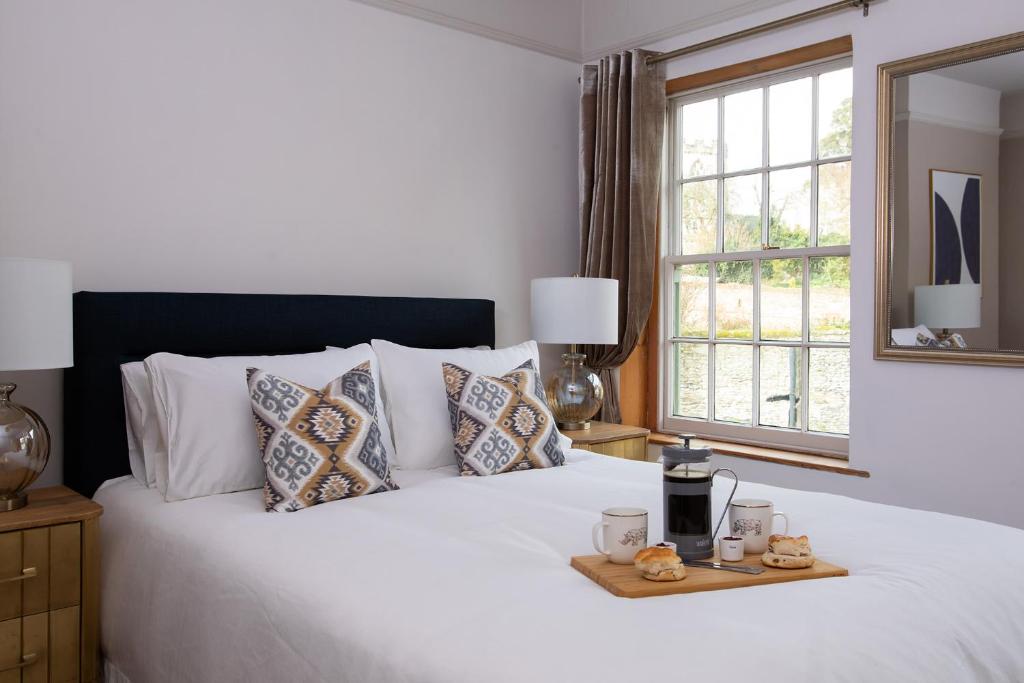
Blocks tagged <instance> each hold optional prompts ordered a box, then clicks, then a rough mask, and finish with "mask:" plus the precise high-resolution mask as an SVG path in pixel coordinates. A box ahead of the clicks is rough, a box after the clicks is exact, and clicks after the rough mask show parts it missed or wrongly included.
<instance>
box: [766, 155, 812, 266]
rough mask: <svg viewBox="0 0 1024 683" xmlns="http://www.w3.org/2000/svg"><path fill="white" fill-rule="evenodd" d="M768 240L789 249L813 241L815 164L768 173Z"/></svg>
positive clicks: (805, 245) (772, 243)
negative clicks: (812, 196) (812, 195)
mask: <svg viewBox="0 0 1024 683" xmlns="http://www.w3.org/2000/svg"><path fill="white" fill-rule="evenodd" d="M768 197H769V200H768V201H769V205H768V243H769V244H771V245H772V246H773V247H782V248H783V249H788V248H792V247H807V246H810V244H811V167H810V166H807V167H804V168H793V169H790V170H788V171H773V172H772V173H770V174H768Z"/></svg>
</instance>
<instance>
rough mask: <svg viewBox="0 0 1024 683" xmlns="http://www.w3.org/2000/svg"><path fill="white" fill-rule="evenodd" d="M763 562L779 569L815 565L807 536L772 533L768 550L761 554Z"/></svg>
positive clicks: (767, 565)
mask: <svg viewBox="0 0 1024 683" xmlns="http://www.w3.org/2000/svg"><path fill="white" fill-rule="evenodd" d="M761 564H763V565H764V566H766V567H777V568H778V569H806V568H807V567H811V566H813V565H814V555H813V554H812V553H811V544H810V543H809V542H808V539H807V537H806V536H800V537H796V538H795V537H793V536H782V535H780V534H772V535H771V536H769V537H768V552H766V553H765V554H764V555H762V556H761Z"/></svg>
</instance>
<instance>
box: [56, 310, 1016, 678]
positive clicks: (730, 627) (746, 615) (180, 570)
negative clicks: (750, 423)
mask: <svg viewBox="0 0 1024 683" xmlns="http://www.w3.org/2000/svg"><path fill="white" fill-rule="evenodd" d="M96 296H102V295H96ZM140 296H146V295H140ZM177 296H185V297H188V296H194V295H177ZM215 296H216V295H215ZM321 303H323V302H321ZM458 304H459V302H452V306H451V307H450V308H449V309H448V312H447V314H446V315H447V316H448V318H449V324H451V323H452V322H453V321H452V319H454V321H455V322H461V323H463V324H460V325H454V326H453V330H454V331H453V332H451V333H450V334H449V335H448V336H447V337H446V338H445V340H444V341H443V342H438V343H436V344H434V345H435V346H438V347H440V346H442V345H443V344H450V345H455V346H465V345H471V344H473V345H475V344H477V343H492V342H493V339H491V340H487V339H483V340H481V339H480V338H479V337H480V336H481V335H480V334H477V333H470V334H467V333H466V330H467V329H468V328H469V327H473V325H471V324H469V320H470V318H474V319H477V320H478V319H479V317H480V315H481V313H480V311H479V310H477V311H476V312H475V313H474V312H471V311H470V309H471V308H472V309H479V307H478V306H475V305H474V306H470V307H469V308H467V309H462V308H461V307H460V306H459V305H458ZM238 305H244V302H239V304H238ZM336 306H337V307H338V308H339V309H344V308H345V307H346V302H344V301H338V302H336ZM381 306H382V307H383V309H387V308H388V306H387V303H386V302H382V303H381ZM116 308H117V306H116V304H111V305H110V307H109V308H108V311H107V312H108V313H109V312H110V310H111V309H116ZM413 308H415V306H413ZM483 308H486V306H484V307H483ZM189 310H190V309H189V308H188V307H187V306H184V305H183V308H182V309H181V312H182V317H181V319H180V320H179V321H178V329H179V331H180V333H181V334H182V337H183V338H190V337H189V334H190V332H191V333H192V335H193V337H191V338H196V337H198V338H199V340H200V341H201V339H202V338H203V337H204V336H209V335H214V336H216V335H217V334H219V332H218V331H217V330H215V329H214V330H211V329H209V325H208V324H207V323H203V322H200V321H198V320H197V318H196V317H195V316H194V315H192V314H191V313H189ZM288 310H289V307H288V306H283V308H282V311H283V312H282V313H281V314H282V315H286V316H287V315H290V314H289V313H288V312H287V311H288ZM482 315H483V316H484V317H486V316H487V315H493V313H492V312H491V313H488V312H486V311H485V312H484V313H483V314H482ZM386 317H387V316H384V318H386ZM341 318H342V319H344V316H341ZM87 320H88V314H83V315H82V316H80V315H79V307H78V305H77V302H76V372H77V371H79V370H91V369H92V367H91V365H89V361H88V360H87V359H86V356H84V355H79V354H78V353H77V351H78V349H77V344H78V337H77V326H78V325H79V324H81V323H84V322H86V321H87ZM349 320H351V318H349ZM339 324H344V323H339ZM437 324H441V323H440V322H439V321H435V325H434V326H435V327H436V325H437ZM492 324H493V323H492ZM414 327H415V326H414ZM459 330H462V332H460V331H459ZM133 334H134V333H133V332H131V331H128V332H121V333H119V334H118V335H117V336H116V337H110V338H108V339H106V346H102V348H103V349H105V350H104V351H103V354H102V355H104V356H106V357H111V356H113V357H121V356H124V355H132V353H140V352H147V351H153V350H157V349H155V348H153V347H147V345H146V344H139V345H136V346H137V348H134V350H133V351H132V352H131V353H126V350H127V349H128V346H126V344H128V343H129V341H128V338H130V337H132V336H133ZM490 334H492V335H493V327H492V328H491V331H490ZM417 336H418V337H419V339H420V342H419V343H422V344H425V345H429V344H430V343H432V342H431V340H432V339H433V337H432V332H431V331H430V330H421V331H419V332H417V331H416V330H410V331H409V334H408V336H407V337H405V338H404V339H411V338H413V337H417ZM441 336H443V335H441ZM470 336H474V338H473V339H470V338H468V337H470ZM483 336H486V330H485V331H484V334H483ZM313 337H314V338H312V339H310V340H309V342H308V343H310V344H313V345H319V344H320V343H333V342H329V341H324V340H323V339H322V338H321V336H320V335H313ZM438 339H440V337H438ZM96 341H99V340H96ZM160 341H161V340H159V339H158V338H154V342H160ZM235 348H236V349H237V350H239V351H245V352H249V351H252V350H253V347H252V346H244V345H239V346H236V347H235ZM265 348H266V347H265V346H263V345H259V349H260V350H264V349H265ZM220 351H221V349H219V348H218V349H216V350H215V352H220ZM83 366H84V367H83ZM96 372H97V373H98V374H97V375H96V376H97V378H99V377H100V376H101V375H102V371H101V370H99V369H97V370H96ZM115 376H116V364H115ZM97 381H98V380H97ZM74 386H75V385H74V384H71V383H69V387H71V388H70V389H69V394H71V396H72V397H73V396H74V394H73V392H74V391H75V389H74ZM111 419H113V417H111ZM118 419H119V420H123V415H121V416H120V417H119V418H118ZM69 453H73V454H74V453H78V455H72V457H84V456H85V452H84V451H75V450H71V451H69ZM108 455H109V458H108V457H107V456H103V455H100V456H99V457H101V458H102V459H104V462H106V460H110V462H108V463H106V465H105V467H106V469H105V470H104V472H105V473H106V477H105V481H106V483H105V484H103V486H102V487H101V488H100V489H99V491H98V492H97V493H96V499H97V500H98V501H99V502H100V503H102V504H103V506H104V509H105V510H104V515H103V517H102V527H101V542H102V548H103V558H102V566H103V575H102V586H101V595H102V609H101V619H102V645H103V654H104V657H105V660H106V664H107V667H106V674H107V679H108V680H109V681H132V682H133V683H144V682H145V681H186V680H209V681H423V682H438V683H440V682H459V681H480V680H489V681H539V682H543V681H631V680H644V679H647V678H649V677H652V676H658V677H659V678H665V677H666V676H671V679H672V680H697V677H701V678H702V679H704V680H724V679H727V678H728V679H733V678H742V677H749V678H755V677H756V679H758V680H769V681H776V680H780V681H781V680H785V681H805V680H815V681H817V680H838V681H864V680H873V681H875V680H877V681H889V680H892V681H916V680H928V681H969V680H979V681H1019V680H1024V648H1021V647H1020V643H1022V642H1024V617H1022V615H1024V587H1022V585H1021V582H1020V580H1019V577H1020V576H1021V575H1022V573H1024V531H1019V530H1015V529H1010V528H1007V527H1002V526H999V525H995V524H990V523H986V522H980V521H975V520H969V519H964V518H958V517H952V516H948V515H942V514H937V513H931V512H921V511H915V510H909V509H904V508H898V507H891V506H885V505H879V504H875V503H867V502H863V501H858V500H853V499H849V498H844V497H840V496H834V495H827V494H817V493H808V492H800V491H793V490H788V489H782V488H775V487H768V486H762V485H757V484H752V483H748V482H743V483H741V484H740V489H739V491H738V492H737V495H742V496H744V497H763V498H769V499H771V500H773V501H774V502H775V504H776V506H777V507H778V508H779V509H783V510H785V511H786V512H787V514H788V515H789V517H790V522H791V528H792V529H793V530H796V531H799V532H801V533H807V534H808V535H809V536H811V538H812V540H813V542H814V547H815V551H816V553H817V554H818V555H819V556H821V557H822V558H825V559H827V560H829V561H831V562H833V563H836V564H839V565H843V566H845V567H847V568H848V569H849V570H850V576H849V577H845V578H830V579H822V580H818V581H808V582H797V583H791V584H776V585H769V586H762V587H757V588H747V589H738V590H732V591H722V592H715V593H697V594H691V595H679V596H667V597H659V598H647V599H639V600H628V599H623V598H617V597H614V596H612V595H611V594H609V593H607V592H605V591H604V590H603V589H602V588H600V587H598V586H597V585H596V584H594V583H592V582H591V581H589V580H588V579H587V578H585V577H584V576H582V575H581V574H579V573H577V572H576V571H575V570H573V569H571V568H570V567H569V565H568V560H569V557H570V556H571V555H575V554H588V553H590V552H592V550H591V549H590V538H589V536H590V534H589V530H590V527H591V526H592V524H593V523H594V522H595V521H597V518H598V516H599V513H600V510H601V509H603V508H605V507H608V506H611V505H629V506H641V507H645V508H647V509H648V510H649V511H650V513H651V517H650V524H651V528H652V530H654V531H653V532H652V537H654V538H656V537H657V530H658V529H660V528H661V489H660V486H661V484H660V469H659V466H658V465H656V464H650V463H638V462H630V461H624V460H617V459H614V458H609V457H605V456H600V455H593V454H589V453H584V452H582V451H570V453H569V454H568V457H567V464H566V465H565V466H564V467H559V468H552V469H547V470H532V471H526V472H515V473H510V474H506V475H499V476H494V477H470V478H467V477H459V476H457V473H456V471H455V469H454V467H451V468H440V469H435V470H424V471H406V470H399V471H397V472H396V473H395V477H396V479H397V481H398V483H399V485H400V486H401V489H400V490H398V491H394V492H389V493H386V494H382V495H374V496H366V497H362V498H355V499H350V500H344V501H338V502H335V503H329V504H326V505H320V506H317V507H315V508H311V509H308V510H304V511H302V512H299V513H295V514H267V513H265V512H263V506H262V500H261V493H260V492H259V491H258V490H251V491H242V492H237V493H230V494H222V495H216V496H208V497H203V498H195V499H191V500H186V501H181V502H176V503H165V502H164V501H163V499H162V498H161V496H160V494H159V492H157V491H155V490H153V489H149V488H145V487H144V486H142V485H140V484H138V483H137V482H136V480H135V479H133V478H132V477H130V476H119V475H124V474H125V473H126V471H127V465H126V464H124V463H120V464H118V462H115V459H116V457H119V456H121V455H123V454H121V453H117V452H111V453H108ZM70 468H71V471H75V469H76V466H75V464H74V463H72V464H71V465H70ZM82 469H86V468H82ZM740 476H741V478H742V472H740ZM723 483H724V482H723ZM716 488H717V493H718V494H722V493H723V491H724V490H725V489H726V487H724V486H721V487H716ZM723 503H724V500H723V499H721V498H717V497H716V500H715V507H716V509H717V508H720V506H721V505H722V504H723Z"/></svg>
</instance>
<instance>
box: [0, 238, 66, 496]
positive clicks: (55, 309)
mask: <svg viewBox="0 0 1024 683" xmlns="http://www.w3.org/2000/svg"><path fill="white" fill-rule="evenodd" d="M71 364H72V331H71V264H70V263H67V262H66V261H48V260H43V259H27V258H9V257H7V258H0V370H44V369H50V368H66V367H69V366H70V365H71ZM16 388H17V386H16V385H15V384H13V383H10V382H0V513H2V512H5V511H7V510H16V509H18V508H20V507H23V506H24V505H25V504H26V502H27V496H26V495H25V493H24V491H25V489H27V488H28V487H29V485H31V484H32V482H33V481H35V480H36V478H37V477H38V476H39V475H40V473H42V471H43V469H44V468H45V467H46V462H47V461H48V460H49V458H50V432H49V430H47V428H46V424H45V423H44V422H43V419H42V418H41V417H39V415H38V414H37V413H36V412H35V411H33V410H31V409H29V408H26V407H24V406H20V405H18V404H17V403H15V402H14V401H12V400H11V394H12V393H13V392H14V390H15V389H16Z"/></svg>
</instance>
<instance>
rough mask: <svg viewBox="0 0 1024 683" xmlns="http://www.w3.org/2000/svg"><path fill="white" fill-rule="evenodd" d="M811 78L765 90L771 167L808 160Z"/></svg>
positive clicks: (809, 152)
mask: <svg viewBox="0 0 1024 683" xmlns="http://www.w3.org/2000/svg"><path fill="white" fill-rule="evenodd" d="M811 116H812V107H811V77H810V76H808V77H807V78H801V79H800V80H797V81H789V82H788V83H779V84H778V85H773V86H771V87H770V88H768V158H769V160H770V161H771V165H772V166H781V165H783V164H792V163H796V162H798V161H808V160H810V158H811Z"/></svg>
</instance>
